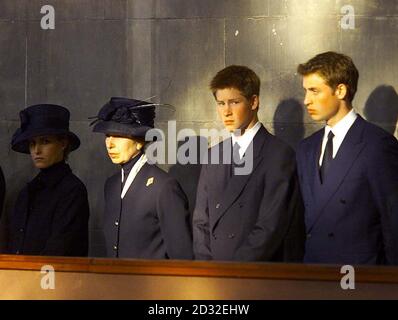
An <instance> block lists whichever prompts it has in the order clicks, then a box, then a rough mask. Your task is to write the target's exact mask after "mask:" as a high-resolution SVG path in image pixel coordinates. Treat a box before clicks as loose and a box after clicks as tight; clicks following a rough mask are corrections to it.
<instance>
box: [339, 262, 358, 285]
mask: <svg viewBox="0 0 398 320" xmlns="http://www.w3.org/2000/svg"><path fill="white" fill-rule="evenodd" d="M340 273H341V274H344V276H343V277H342V278H341V281H340V286H341V289H343V290H354V289H355V269H354V267H353V266H350V265H344V266H342V267H341V269H340Z"/></svg>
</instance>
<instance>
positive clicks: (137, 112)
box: [90, 97, 157, 137]
mask: <svg viewBox="0 0 398 320" xmlns="http://www.w3.org/2000/svg"><path fill="white" fill-rule="evenodd" d="M156 105H157V104H154V103H152V102H147V101H141V100H135V99H128V98H119V97H112V98H111V100H110V101H109V102H108V103H106V104H105V105H104V106H103V107H102V108H101V110H100V111H99V113H98V116H97V117H96V120H95V121H93V122H92V123H91V124H90V125H93V124H95V126H94V128H93V131H94V132H101V133H105V134H115V135H120V136H124V137H145V134H146V133H147V131H148V130H150V129H153V128H154V119H155V106H156Z"/></svg>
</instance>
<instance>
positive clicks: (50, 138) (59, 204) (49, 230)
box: [8, 104, 89, 256]
mask: <svg viewBox="0 0 398 320" xmlns="http://www.w3.org/2000/svg"><path fill="white" fill-rule="evenodd" d="M20 118H21V127H20V128H19V129H18V130H17V131H16V132H15V134H14V135H13V137H12V142H11V147H12V149H13V150H14V151H17V152H21V153H25V154H30V156H31V158H32V161H33V164H34V166H35V167H36V168H38V169H40V172H39V174H38V175H37V176H36V177H35V178H34V179H33V180H32V181H30V182H29V183H28V184H27V186H26V187H25V188H23V190H22V191H21V192H20V194H19V196H18V200H17V202H16V206H15V209H14V212H13V213H12V214H11V216H10V217H9V241H8V251H9V253H12V254H25V255H46V256H87V254H88V218H89V205H88V200H87V191H86V187H85V186H84V184H83V183H82V182H81V181H80V180H79V178H77V177H76V176H75V175H74V174H73V173H72V171H71V169H70V167H69V165H68V164H66V162H65V161H66V159H67V157H68V154H69V153H70V152H71V151H74V150H76V149H77V148H78V147H79V145H80V140H79V138H78V137H77V136H76V135H75V134H74V133H72V132H70V131H69V118H70V114H69V111H68V109H66V108H64V107H61V106H58V105H50V104H40V105H34V106H31V107H28V108H26V109H24V110H22V111H21V112H20Z"/></svg>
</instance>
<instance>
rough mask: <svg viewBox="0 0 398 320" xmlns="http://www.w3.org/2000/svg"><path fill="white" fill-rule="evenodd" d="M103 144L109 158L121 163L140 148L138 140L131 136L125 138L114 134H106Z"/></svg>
mask: <svg viewBox="0 0 398 320" xmlns="http://www.w3.org/2000/svg"><path fill="white" fill-rule="evenodd" d="M105 145H106V149H107V151H108V155H109V158H111V160H112V162H113V163H115V164H123V163H126V162H128V161H129V160H130V159H131V158H133V157H134V156H135V155H137V154H138V153H139V152H140V149H141V148H142V144H141V143H140V142H137V141H135V140H134V139H133V138H126V137H121V136H116V135H106V138H105Z"/></svg>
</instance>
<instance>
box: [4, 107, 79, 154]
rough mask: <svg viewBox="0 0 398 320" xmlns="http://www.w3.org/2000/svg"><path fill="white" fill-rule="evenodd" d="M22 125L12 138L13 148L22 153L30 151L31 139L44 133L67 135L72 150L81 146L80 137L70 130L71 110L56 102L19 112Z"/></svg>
mask: <svg viewBox="0 0 398 320" xmlns="http://www.w3.org/2000/svg"><path fill="white" fill-rule="evenodd" d="M19 117H20V119H21V127H20V128H18V129H17V131H16V132H15V133H14V135H13V136H12V139H11V148H12V150H14V151H17V152H21V153H30V151H29V140H30V139H31V138H33V137H37V136H43V135H65V136H67V137H68V138H69V141H70V151H73V150H76V149H77V148H79V146H80V140H79V138H78V137H77V136H76V135H75V134H74V133H73V132H70V131H69V119H70V113H69V110H68V109H66V108H64V107H62V106H58V105H55V104H37V105H34V106H30V107H27V108H26V109H24V110H22V111H21V112H20V113H19Z"/></svg>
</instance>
